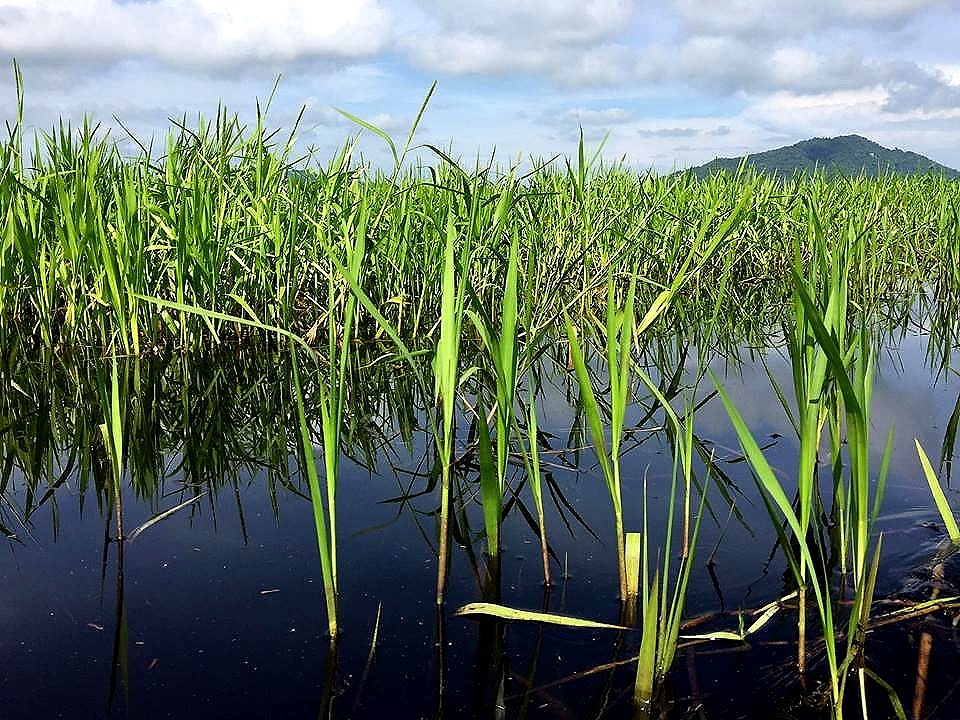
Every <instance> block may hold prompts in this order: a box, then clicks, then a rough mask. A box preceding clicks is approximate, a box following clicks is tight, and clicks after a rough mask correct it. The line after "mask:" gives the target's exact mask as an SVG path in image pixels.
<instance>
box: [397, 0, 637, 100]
mask: <svg viewBox="0 0 960 720" xmlns="http://www.w3.org/2000/svg"><path fill="white" fill-rule="evenodd" d="M409 9H410V11H411V13H412V15H413V17H414V18H415V19H414V20H413V21H408V22H407V23H406V24H405V26H404V31H403V33H402V34H401V35H400V36H399V37H398V39H397V42H396V44H397V47H398V48H399V49H400V50H401V52H403V53H404V54H405V55H406V57H408V58H409V59H410V60H411V61H412V62H413V63H415V64H416V65H418V66H420V67H422V68H425V69H427V70H430V71H433V72H439V73H443V74H448V73H453V74H477V75H480V74H490V73H505V72H531V73H536V74H538V75H546V76H549V77H551V78H552V79H554V80H555V81H558V82H560V83H561V84H564V85H583V84H588V83H592V82H602V83H606V84H616V83H619V82H620V81H622V79H623V74H622V72H621V69H620V68H621V67H622V66H623V65H624V63H629V62H630V61H631V57H632V53H631V51H630V50H629V49H628V48H627V47H626V46H624V45H623V44H621V43H617V42H616V39H617V38H618V37H619V36H621V35H623V34H624V33H625V32H627V31H628V30H629V29H630V26H631V21H632V19H633V17H634V13H635V10H634V4H633V3H632V2H629V1H627V0H588V1H587V2H583V1H582V0H581V1H579V2H578V1H577V0H514V1H513V2H500V1H498V0H465V1H464V2H457V3H450V2H448V1H447V0H419V2H417V3H415V4H414V5H412V6H409Z"/></svg>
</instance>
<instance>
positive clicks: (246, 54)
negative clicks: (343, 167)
mask: <svg viewBox="0 0 960 720" xmlns="http://www.w3.org/2000/svg"><path fill="white" fill-rule="evenodd" d="M957 37H960V0H729V1H728V2H723V1H722V0H661V1H660V2H657V1H656V0H649V1H647V2H627V1H625V0H500V1H498V0H353V1H352V2H351V1H350V0H340V1H333V2H327V1H326V0H272V2H245V1H244V0H0V58H5V59H6V61H7V64H6V68H4V67H2V66H0V114H2V115H3V119H4V120H7V121H8V122H9V121H11V120H13V119H15V114H16V110H15V107H16V102H15V99H16V93H15V89H14V73H13V60H14V59H16V60H17V62H18V63H19V65H20V67H21V69H22V71H23V76H24V84H25V107H24V121H25V124H26V126H27V128H28V129H29V130H48V129H49V128H51V127H52V126H53V125H54V123H56V122H57V120H58V119H59V118H63V119H70V120H71V121H72V122H74V123H76V122H77V121H79V120H81V119H82V118H83V117H85V116H89V117H92V118H93V119H94V120H96V121H99V122H102V123H103V126H104V128H106V127H112V128H113V129H112V130H111V134H112V136H114V137H118V138H120V137H122V136H123V135H124V131H123V130H122V129H121V128H120V127H119V125H118V124H117V119H119V121H120V122H122V123H123V125H124V126H125V127H126V128H128V129H129V130H130V131H131V132H133V133H134V134H135V135H136V136H137V137H138V138H139V139H140V140H141V141H142V142H148V141H149V139H150V138H153V139H155V141H156V142H157V143H158V144H159V143H161V142H162V138H163V137H164V135H165V133H166V132H167V129H168V128H169V127H170V119H171V118H174V119H178V120H179V119H182V118H183V117H184V116H186V117H187V118H188V124H193V125H195V124H196V121H197V117H198V115H200V114H202V115H204V116H207V117H209V116H211V115H213V114H214V113H215V112H216V110H217V107H218V105H219V104H223V105H224V106H225V107H226V108H227V109H228V110H229V111H231V112H235V113H237V114H238V115H239V116H240V117H241V119H243V120H244V121H245V122H251V121H252V120H253V119H254V117H255V112H256V107H257V102H258V101H259V102H260V103H261V105H263V104H265V103H266V101H267V99H268V98H269V97H270V96H271V92H272V90H273V88H274V86H275V84H277V82H278V78H279V84H277V87H276V92H275V93H274V94H273V99H272V102H271V104H270V108H269V112H268V114H267V121H266V122H267V125H268V126H269V127H271V128H276V129H280V130H281V131H283V132H282V133H281V134H283V135H286V134H289V133H290V131H291V130H292V129H293V123H294V121H295V119H296V118H297V116H298V114H299V113H300V111H301V108H304V113H303V118H302V121H301V123H300V125H299V127H298V129H297V133H296V142H297V147H298V148H300V149H306V148H314V149H315V150H316V153H317V156H318V157H319V158H320V159H321V160H324V161H325V160H327V159H329V158H330V157H331V155H332V154H333V153H334V152H335V150H336V149H337V148H338V147H339V146H341V145H342V144H343V143H344V142H345V141H346V140H347V139H348V138H349V137H350V136H351V135H352V134H354V133H355V132H356V131H357V130H359V127H358V126H357V125H355V124H352V123H351V121H350V120H348V119H347V118H346V117H344V116H343V115H342V114H340V113H339V112H337V108H340V109H344V110H347V111H348V112H350V113H353V114H354V115H357V116H359V117H362V118H363V119H365V120H367V121H369V122H371V123H373V124H375V125H377V126H378V127H380V128H382V129H383V130H385V131H386V132H388V133H390V134H391V135H393V136H395V137H396V138H398V142H399V143H400V144H402V142H403V140H404V139H405V138H406V135H407V133H408V131H409V128H410V126H411V123H412V122H413V119H414V117H415V116H416V114H417V111H418V109H419V108H420V105H421V103H422V101H423V99H424V97H425V95H426V93H427V91H428V89H429V88H430V86H431V84H432V83H433V82H434V81H436V83H437V86H436V90H435V92H434V94H433V96H432V98H431V100H430V103H429V106H428V108H427V111H426V114H425V115H424V118H423V120H422V122H421V125H420V127H419V129H418V132H417V135H416V142H419V143H431V144H434V145H437V146H439V147H442V148H444V149H445V150H446V149H449V150H450V151H452V152H453V154H454V155H455V156H457V157H459V158H461V159H462V160H463V161H465V162H467V163H468V164H472V163H473V162H475V161H476V159H477V158H481V159H484V160H486V159H487V158H489V156H490V155H491V153H494V152H495V157H496V159H497V162H498V163H500V164H502V165H507V164H510V163H512V162H515V161H518V160H520V159H522V158H530V157H537V158H546V157H552V156H554V155H556V154H558V153H559V154H568V155H572V154H575V153H576V149H577V143H578V139H579V135H580V132H581V128H582V131H583V135H584V138H585V140H586V142H587V144H588V146H591V147H595V146H597V144H598V143H600V142H601V141H602V140H603V139H604V138H606V143H605V145H604V146H603V154H604V156H605V157H606V158H608V159H609V160H611V161H623V162H625V163H627V164H628V165H629V166H631V167H635V168H637V169H641V170H643V169H650V168H653V169H656V170H659V171H669V170H672V169H675V168H679V167H685V166H692V165H698V164H701V163H704V162H707V161H709V160H711V159H713V158H714V157H717V156H720V157H729V156H737V155H740V154H743V153H745V152H759V151H761V150H765V149H769V148H773V147H779V146H781V145H787V144H792V143H794V142H797V141H800V140H803V139H806V138H809V137H815V136H819V137H830V136H835V135H844V134H851V133H857V134H860V135H864V136H866V137H869V138H870V139H872V140H875V141H877V142H879V143H880V144H882V145H885V146H887V147H899V148H901V149H907V150H913V151H916V152H919V153H922V154H924V155H927V156H928V157H930V158H932V159H934V160H936V161H938V162H941V163H943V164H945V165H948V166H951V167H954V168H960V142H958V138H960V45H958V44H957V40H956V38H957ZM364 136H365V138H364V140H363V144H362V149H363V152H364V155H365V157H367V158H368V159H370V161H371V162H374V163H377V164H383V163H387V162H388V158H389V153H387V151H386V148H385V145H384V144H383V143H382V141H379V140H377V139H376V138H374V137H372V136H371V134H370V133H369V132H366V133H364Z"/></svg>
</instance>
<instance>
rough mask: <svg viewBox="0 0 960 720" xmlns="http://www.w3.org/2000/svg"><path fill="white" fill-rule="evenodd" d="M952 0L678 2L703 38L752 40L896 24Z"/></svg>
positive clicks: (680, 12)
mask: <svg viewBox="0 0 960 720" xmlns="http://www.w3.org/2000/svg"><path fill="white" fill-rule="evenodd" d="M949 4H950V0H839V1H838V0H730V1H729V2H725V3H717V2H714V0H673V2H672V5H673V8H674V10H675V12H676V13H677V16H678V17H679V19H680V20H681V22H682V23H683V24H684V25H685V26H686V27H687V28H689V29H691V30H692V31H694V32H696V33H701V34H722V35H739V36H741V37H748V38H753V39H758V38H761V39H762V38H766V37H771V36H773V37H782V36H785V35H797V34H798V33H808V32H814V31H824V30H829V29H833V28H838V27H841V28H844V29H846V30H848V31H849V30H850V29H852V28H857V27H875V26H881V27H883V26H891V25H895V24H898V23H903V22H904V21H906V20H908V19H910V18H912V17H914V16H916V15H917V14H918V13H922V12H924V11H927V10H933V9H936V8H938V7H947V6H948V5H949Z"/></svg>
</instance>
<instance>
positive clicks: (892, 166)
mask: <svg viewBox="0 0 960 720" xmlns="http://www.w3.org/2000/svg"><path fill="white" fill-rule="evenodd" d="M744 161H746V163H747V164H748V165H749V166H752V167H754V168H756V169H757V170H759V171H760V172H763V173H767V174H770V175H776V176H779V177H790V176H792V175H794V174H796V173H813V172H816V171H821V172H826V173H829V174H835V173H841V174H843V175H847V176H860V175H866V176H868V177H874V176H876V175H879V174H888V173H892V174H895V175H912V174H915V173H927V172H934V173H940V174H943V175H944V176H945V177H947V178H950V179H953V180H957V179H960V172H957V171H956V170H954V169H952V168H948V167H946V166H945V165H941V164H940V163H936V162H934V161H933V160H931V159H930V158H927V157H924V156H923V155H918V154H917V153H915V152H908V151H905V150H899V149H895V150H890V149H888V148H885V147H883V146H882V145H879V144H877V143H875V142H873V141H872V140H868V139H867V138H865V137H861V136H860V135H843V136H841V137H835V138H811V139H810V140H803V141H802V142H798V143H797V144H796V145H789V146H787V147H782V148H777V149H776V150H766V151H765V152H761V153H757V154H756V155H749V156H744V157H739V158H717V159H716V160H713V161H711V162H708V163H707V164H705V165H699V166H698V167H694V168H690V172H692V173H694V174H695V175H697V176H698V177H705V176H707V175H709V174H710V173H712V172H715V171H717V170H721V169H722V170H727V171H729V172H736V171H737V168H739V167H740V164H741V163H743V162H744Z"/></svg>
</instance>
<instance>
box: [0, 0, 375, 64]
mask: <svg viewBox="0 0 960 720" xmlns="http://www.w3.org/2000/svg"><path fill="white" fill-rule="evenodd" d="M389 32H390V17H389V14H388V13H387V11H386V10H385V9H384V8H383V7H381V5H380V3H379V2H378V1H377V0H353V1H352V2H349V3H345V2H337V1H336V0H277V1H276V2H272V3H263V2H243V1H242V0H151V1H150V2H124V3H118V2H115V1H112V0H70V1H69V2H62V1H58V2H50V1H49V0H5V1H2V2H0V51H2V52H3V53H4V54H7V55H11V56H15V57H20V58H23V59H42V60H49V61H52V62H64V61H69V60H71V59H81V60H87V61H90V60H99V61H110V60H115V59H123V58H131V57H139V58H155V59H159V60H162V61H164V62H166V63H170V64H174V65H181V64H182V65H221V66H224V65H229V64H231V63H256V62H258V61H264V60H293V59H297V58H302V57H312V58H318V57H320V58H329V59H340V60H344V59H356V58H362V57H367V56H370V55H373V54H374V53H376V52H378V51H379V50H380V49H382V48H383V47H384V45H385V43H386V42H387V39H388V37H389Z"/></svg>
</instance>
